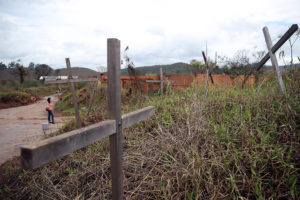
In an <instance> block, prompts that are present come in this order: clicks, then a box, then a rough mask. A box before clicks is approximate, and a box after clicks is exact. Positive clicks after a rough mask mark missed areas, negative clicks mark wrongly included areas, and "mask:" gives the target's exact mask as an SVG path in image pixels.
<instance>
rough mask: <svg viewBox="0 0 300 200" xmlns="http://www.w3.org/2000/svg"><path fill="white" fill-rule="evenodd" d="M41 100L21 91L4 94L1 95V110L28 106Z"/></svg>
mask: <svg viewBox="0 0 300 200" xmlns="http://www.w3.org/2000/svg"><path fill="white" fill-rule="evenodd" d="M39 99H40V98H39V97H37V96H33V95H31V94H28V93H26V92H20V91H13V92H7V93H3V94H1V95H0V109H5V108H12V107H17V106H24V105H28V104H31V103H34V102H36V101H37V100H39Z"/></svg>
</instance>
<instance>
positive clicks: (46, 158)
mask: <svg viewBox="0 0 300 200" xmlns="http://www.w3.org/2000/svg"><path fill="white" fill-rule="evenodd" d="M120 64H121V62H120V41H119V40H118V39H108V40H107V66H108V94H107V95H108V112H109V118H110V119H109V120H106V121H102V122H99V123H96V124H93V125H90V126H87V127H83V128H80V129H77V130H73V131H70V132H67V133H64V134H62V135H58V136H55V137H52V138H48V139H46V140H43V141H39V142H37V143H35V144H32V145H24V146H22V147H21V162H22V166H23V167H25V168H29V169H34V168H38V167H40V166H42V165H44V164H46V163H49V162H50V161H53V160H56V159H58V158H61V157H63V156H65V155H67V154H69V153H72V152H74V151H76V150H78V149H81V148H83V147H86V146H88V145H90V144H92V143H94V142H96V141H99V140H101V139H102V138H105V137H108V136H109V141H110V159H111V160H110V163H111V174H112V198H113V199H114V200H115V199H123V180H122V177H123V176H122V137H121V134H122V129H124V128H127V127H130V126H131V125H133V124H136V123H137V122H140V121H143V120H145V119H147V118H149V117H151V116H152V115H154V113H155V108H154V107H153V106H149V107H146V108H143V109H140V110H137V111H134V112H131V113H128V114H125V115H123V116H121V81H120V80H121V79H120V75H121V70H120Z"/></svg>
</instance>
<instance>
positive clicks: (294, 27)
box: [255, 24, 298, 71]
mask: <svg viewBox="0 0 300 200" xmlns="http://www.w3.org/2000/svg"><path fill="white" fill-rule="evenodd" d="M297 30H298V25H297V24H293V25H292V26H291V27H290V28H289V30H287V32H286V33H285V34H284V35H283V36H282V37H281V38H280V39H279V40H278V42H277V43H276V44H275V45H274V46H273V47H272V49H271V51H272V53H274V54H275V53H276V51H277V50H278V49H279V48H280V47H281V46H282V45H283V44H284V43H285V42H286V41H287V40H288V39H289V38H290V37H291V36H292V35H293V34H294V33H295V32H296V31H297ZM269 59H270V54H269V53H267V54H266V55H265V56H264V57H263V58H262V59H261V61H260V62H259V63H257V65H256V66H255V68H256V70H257V71H258V70H260V69H261V68H262V67H263V66H264V64H266V62H267V61H268V60H269Z"/></svg>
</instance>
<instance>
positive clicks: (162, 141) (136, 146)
mask: <svg viewBox="0 0 300 200" xmlns="http://www.w3.org/2000/svg"><path fill="white" fill-rule="evenodd" d="M285 84H286V87H287V91H288V94H287V96H286V97H284V98H283V97H280V95H279V93H278V90H277V88H276V83H274V82H273V80H270V81H269V82H266V83H265V84H263V85H262V86H259V87H254V88H247V89H243V90H241V89H239V88H230V89H228V88H227V89H225V88H210V90H209V95H208V96H207V97H206V98H204V95H203V94H204V88H203V87H199V86H193V87H191V88H188V89H186V90H171V89H170V90H169V91H168V93H167V94H166V95H164V96H163V97H162V96H157V95H152V96H140V95H132V96H130V97H128V96H126V95H125V93H124V95H123V100H122V108H123V112H129V111H132V110H135V109H137V108H142V107H144V106H146V105H153V106H155V107H156V115H155V116H154V117H152V118H151V119H149V120H147V121H144V122H140V123H139V124H137V125H134V126H133V127H131V128H128V129H126V130H124V131H123V151H124V152H123V173H124V175H123V179H124V192H125V197H126V199H299V196H300V195H299V169H300V168H299V167H300V166H299V145H300V140H299V136H300V135H299V133H300V127H299V124H300V118H299V116H300V101H299V100H300V77H299V73H291V74H289V75H288V76H287V77H286V83H285ZM104 101H105V99H103V102H104ZM103 102H102V103H99V104H98V107H97V108H95V112H94V118H93V120H94V121H93V122H95V121H97V120H103V119H104V118H105V114H103V113H102V114H101V115H100V114H99V113H100V112H106V104H105V103H103ZM97 116H98V117H97ZM99 116H101V117H99ZM89 119H90V118H89ZM1 169H2V170H3V175H2V176H1V179H0V188H1V190H0V198H1V197H2V198H7V199H9V198H10V199H37V198H44V199H88V198H91V199H110V198H111V178H110V164H109V143H108V140H107V139H105V140H102V141H100V142H96V143H94V144H93V145H90V146H88V147H86V148H84V149H82V150H79V151H77V152H75V153H72V154H70V155H68V156H66V157H65V158H63V159H60V160H58V161H54V162H51V163H49V164H47V165H45V166H44V167H42V168H40V169H38V170H32V171H25V170H22V169H21V168H20V167H19V166H18V165H17V164H14V163H13V162H7V163H6V164H5V165H3V166H2V168H1Z"/></svg>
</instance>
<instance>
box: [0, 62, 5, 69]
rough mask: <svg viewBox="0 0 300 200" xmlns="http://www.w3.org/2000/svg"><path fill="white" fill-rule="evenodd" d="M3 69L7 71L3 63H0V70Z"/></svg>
mask: <svg viewBox="0 0 300 200" xmlns="http://www.w3.org/2000/svg"><path fill="white" fill-rule="evenodd" d="M4 69H7V66H6V65H5V64H4V63H3V62H0V70H4Z"/></svg>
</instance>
